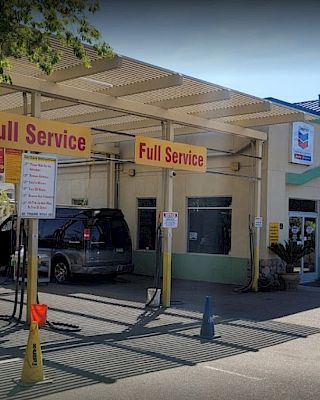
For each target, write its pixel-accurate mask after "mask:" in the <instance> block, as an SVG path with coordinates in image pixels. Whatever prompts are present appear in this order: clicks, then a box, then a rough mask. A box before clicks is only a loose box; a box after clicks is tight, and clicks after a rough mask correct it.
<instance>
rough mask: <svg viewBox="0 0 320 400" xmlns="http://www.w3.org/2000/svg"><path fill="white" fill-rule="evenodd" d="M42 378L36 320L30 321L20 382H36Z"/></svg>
mask: <svg viewBox="0 0 320 400" xmlns="http://www.w3.org/2000/svg"><path fill="white" fill-rule="evenodd" d="M43 380H44V375H43V363H42V352H41V344H40V335H39V328H38V323H37V322H32V323H31V325H30V332H29V337H28V344H27V348H26V353H25V356H24V363H23V369H22V376H21V382H22V383H27V384H28V383H30V384H31V383H36V382H41V381H43Z"/></svg>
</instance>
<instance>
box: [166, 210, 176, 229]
mask: <svg viewBox="0 0 320 400" xmlns="http://www.w3.org/2000/svg"><path fill="white" fill-rule="evenodd" d="M162 227H163V228H178V213H177V212H175V211H173V212H168V211H164V212H163V213H162Z"/></svg>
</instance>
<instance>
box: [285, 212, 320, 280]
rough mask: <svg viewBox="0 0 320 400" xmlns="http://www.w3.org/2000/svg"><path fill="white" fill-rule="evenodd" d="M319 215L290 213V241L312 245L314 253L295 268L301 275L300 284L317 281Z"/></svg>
mask: <svg viewBox="0 0 320 400" xmlns="http://www.w3.org/2000/svg"><path fill="white" fill-rule="evenodd" d="M317 225H318V223H317V214H316V213H302V212H290V213H289V240H293V241H295V242H297V243H301V244H306V243H307V242H308V243H310V245H311V247H312V248H313V249H314V251H313V252H312V253H310V254H308V255H307V256H305V257H304V258H303V259H302V260H301V263H299V265H296V266H295V271H297V272H299V273H300V275H301V279H300V282H301V283H306V282H312V281H315V280H316V279H317V276H318V274H317V268H318V266H317V258H316V254H317V242H318V240H317V236H318V233H317Z"/></svg>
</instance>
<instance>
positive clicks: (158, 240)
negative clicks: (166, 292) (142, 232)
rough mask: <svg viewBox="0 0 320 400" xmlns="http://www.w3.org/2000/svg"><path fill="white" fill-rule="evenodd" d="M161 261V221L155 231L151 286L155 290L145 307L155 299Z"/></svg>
mask: <svg viewBox="0 0 320 400" xmlns="http://www.w3.org/2000/svg"><path fill="white" fill-rule="evenodd" d="M161 261H162V231H161V223H159V224H158V226H157V231H156V265H155V273H154V280H153V287H154V289H155V291H154V293H153V295H152V297H151V298H150V300H149V301H148V302H147V303H146V307H149V306H150V304H151V303H152V302H153V300H154V299H155V297H156V295H157V293H158V290H160V277H161V264H162V263H161Z"/></svg>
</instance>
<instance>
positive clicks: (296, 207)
mask: <svg viewBox="0 0 320 400" xmlns="http://www.w3.org/2000/svg"><path fill="white" fill-rule="evenodd" d="M289 211H301V212H316V211H317V206H316V202H315V201H313V200H301V199H289Z"/></svg>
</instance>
